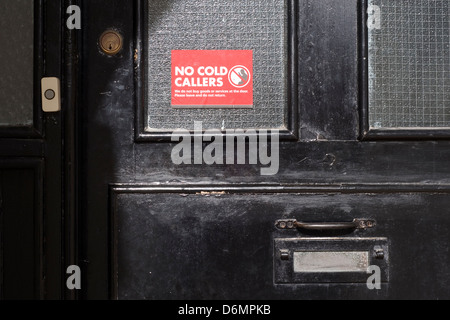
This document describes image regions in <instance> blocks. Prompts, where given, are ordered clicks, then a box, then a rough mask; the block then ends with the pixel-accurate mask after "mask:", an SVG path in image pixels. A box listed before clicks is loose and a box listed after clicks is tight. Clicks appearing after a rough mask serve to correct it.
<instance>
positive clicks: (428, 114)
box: [368, 0, 450, 128]
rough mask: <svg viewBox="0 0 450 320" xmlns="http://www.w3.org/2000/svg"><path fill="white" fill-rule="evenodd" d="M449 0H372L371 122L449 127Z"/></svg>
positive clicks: (375, 125) (374, 124)
mask: <svg viewBox="0 0 450 320" xmlns="http://www.w3.org/2000/svg"><path fill="white" fill-rule="evenodd" d="M449 3H450V2H449V1H448V0H402V1H398V0H369V10H368V13H369V21H368V28H369V122H370V126H371V127H372V128H439V127H450V48H449V45H450V41H449V34H450V23H449V20H450V16H449Z"/></svg>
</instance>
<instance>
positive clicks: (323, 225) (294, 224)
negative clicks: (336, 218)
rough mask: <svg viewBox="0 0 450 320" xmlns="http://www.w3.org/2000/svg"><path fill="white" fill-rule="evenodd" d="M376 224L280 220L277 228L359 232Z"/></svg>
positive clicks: (355, 221) (357, 220)
mask: <svg viewBox="0 0 450 320" xmlns="http://www.w3.org/2000/svg"><path fill="white" fill-rule="evenodd" d="M375 225H376V222H375V221H374V220H369V219H354V220H353V221H351V222H300V221H297V220H295V219H285V220H278V221H277V222H276V223H275V226H276V227H277V228H278V229H281V230H285V229H303V230H314V231H331V230H357V229H362V230H365V229H371V228H373V227H375Z"/></svg>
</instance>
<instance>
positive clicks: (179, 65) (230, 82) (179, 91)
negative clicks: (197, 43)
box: [172, 50, 253, 108]
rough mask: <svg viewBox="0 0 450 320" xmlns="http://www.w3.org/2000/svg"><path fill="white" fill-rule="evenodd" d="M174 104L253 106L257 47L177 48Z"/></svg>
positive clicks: (176, 105)
mask: <svg viewBox="0 0 450 320" xmlns="http://www.w3.org/2000/svg"><path fill="white" fill-rule="evenodd" d="M172 106H173V107H174V108H214V107H216V108H217V107H219V108H220V107H222V108H224V107H226V108H252V107H253V51H251V50H173V51H172Z"/></svg>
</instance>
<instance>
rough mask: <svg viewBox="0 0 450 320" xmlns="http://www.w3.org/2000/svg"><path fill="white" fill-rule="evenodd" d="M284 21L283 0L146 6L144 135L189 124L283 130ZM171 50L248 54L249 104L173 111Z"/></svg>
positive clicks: (176, 0) (167, 0) (163, 1)
mask: <svg viewBox="0 0 450 320" xmlns="http://www.w3.org/2000/svg"><path fill="white" fill-rule="evenodd" d="M287 20H288V13H287V1H286V0H158V1H149V7H148V39H147V44H148V68H147V71H148V73H147V79H148V82H147V83H148V88H147V104H148V112H147V121H146V123H147V129H146V130H147V131H152V130H170V129H176V128H184V129H193V127H194V121H202V122H203V128H204V129H220V128H226V129H238V128H242V129H250V128H255V129H256V128H266V129H271V128H280V129H281V128H284V127H285V124H286V117H287V112H286V110H287V80H288V79H287V78H288V77H287V48H288V39H287V24H288V21H287ZM173 50H191V51H192V50H241V51H250V50H251V51H252V52H253V73H254V75H252V76H253V77H252V81H253V104H252V105H251V106H247V107H246V108H235V109H230V108H227V107H226V106H222V107H219V108H217V107H216V108H209V107H206V108H202V109H199V108H191V109H179V108H174V107H173V105H172V103H171V85H172V83H171V80H172V77H171V67H172V60H171V59H172V57H171V53H172V51H173ZM219 70H220V69H219ZM238 72H244V71H242V69H241V70H239V69H238ZM243 74H244V75H245V76H247V75H246V72H244V73H243ZM225 80H226V79H224V81H225ZM246 100H250V99H246Z"/></svg>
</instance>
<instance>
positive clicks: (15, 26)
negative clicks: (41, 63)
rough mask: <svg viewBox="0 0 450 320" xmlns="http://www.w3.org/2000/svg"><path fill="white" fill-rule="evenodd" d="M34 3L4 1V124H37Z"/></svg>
mask: <svg viewBox="0 0 450 320" xmlns="http://www.w3.org/2000/svg"><path fill="white" fill-rule="evenodd" d="M33 2H34V1H31V0H7V1H6V0H2V1H0V39H1V42H2V44H1V45H0V126H23V125H26V126H28V125H31V124H32V123H33V56H34V54H33V32H34V24H33V20H34V17H33Z"/></svg>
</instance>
